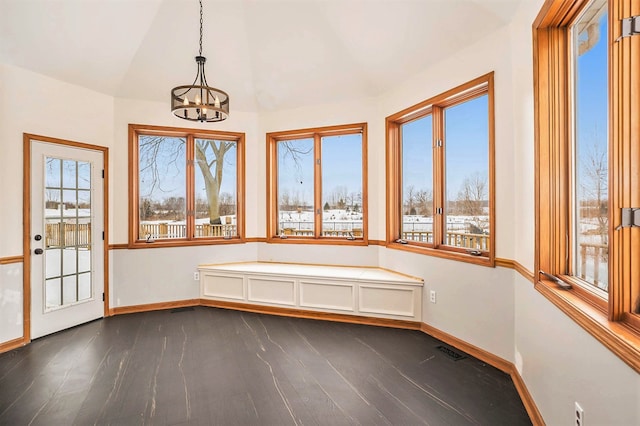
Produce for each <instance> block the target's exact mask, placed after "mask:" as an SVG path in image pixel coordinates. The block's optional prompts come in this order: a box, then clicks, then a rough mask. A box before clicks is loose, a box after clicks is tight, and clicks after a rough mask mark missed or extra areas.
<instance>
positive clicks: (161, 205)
mask: <svg viewBox="0 0 640 426" xmlns="http://www.w3.org/2000/svg"><path fill="white" fill-rule="evenodd" d="M129 139H130V141H129V157H130V161H129V182H130V202H129V216H130V218H129V224H130V229H129V245H130V246H132V247H136V246H144V247H151V246H153V245H156V246H157V245H163V246H166V245H193V244H209V243H211V242H214V241H236V242H237V241H239V240H240V241H244V214H243V207H242V206H243V205H244V134H243V133H230V132H214V131H205V130H190V129H176V128H164V127H155V126H140V125H133V124H131V125H129ZM151 243H153V244H151Z"/></svg>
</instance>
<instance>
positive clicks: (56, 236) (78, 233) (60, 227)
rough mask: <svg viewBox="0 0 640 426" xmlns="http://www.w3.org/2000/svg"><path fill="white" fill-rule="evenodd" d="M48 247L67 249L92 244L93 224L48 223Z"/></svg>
mask: <svg viewBox="0 0 640 426" xmlns="http://www.w3.org/2000/svg"><path fill="white" fill-rule="evenodd" d="M44 229H45V231H44V235H45V237H44V238H45V245H46V247H66V246H79V245H89V244H91V223H60V222H54V223H46V224H45V227H44Z"/></svg>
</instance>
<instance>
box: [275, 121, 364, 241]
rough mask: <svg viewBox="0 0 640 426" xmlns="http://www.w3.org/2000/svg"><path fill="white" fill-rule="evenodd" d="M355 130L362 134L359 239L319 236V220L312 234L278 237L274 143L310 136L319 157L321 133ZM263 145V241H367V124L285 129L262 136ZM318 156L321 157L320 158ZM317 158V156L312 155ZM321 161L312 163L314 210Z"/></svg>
mask: <svg viewBox="0 0 640 426" xmlns="http://www.w3.org/2000/svg"><path fill="white" fill-rule="evenodd" d="M355 133H361V134H362V238H360V239H355V240H346V239H345V238H343V237H323V236H322V235H321V234H322V232H321V231H322V221H319V220H316V221H315V222H314V230H315V234H316V236H314V237H306V236H293V235H291V236H287V238H280V237H279V236H278V235H276V231H277V229H278V153H277V148H276V147H277V142H280V141H284V140H291V139H303V138H313V139H314V150H315V153H316V155H319V156H321V155H322V153H321V140H322V137H324V136H340V135H350V134H355ZM266 146H267V178H266V198H267V200H266V201H267V203H266V204H267V212H266V213H267V237H266V242H267V243H275V244H320V245H322V244H331V245H348V246H366V245H368V244H369V240H368V234H369V232H368V222H369V221H368V210H369V209H368V205H369V201H368V195H367V182H368V174H367V170H368V167H367V159H368V151H367V123H354V124H343V125H337V126H325V127H313V128H307V129H297V130H285V131H279V132H270V133H267V135H266ZM320 158H321V157H320ZM316 159H318V158H316ZM321 167H322V166H321V164H318V163H317V162H316V163H315V164H314V203H315V204H314V209H317V208H318V206H320V208H322V199H321V197H322V191H321V179H320V173H321Z"/></svg>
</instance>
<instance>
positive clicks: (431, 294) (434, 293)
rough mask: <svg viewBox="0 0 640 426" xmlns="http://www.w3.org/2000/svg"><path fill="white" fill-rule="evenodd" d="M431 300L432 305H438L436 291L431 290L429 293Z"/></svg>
mask: <svg viewBox="0 0 640 426" xmlns="http://www.w3.org/2000/svg"><path fill="white" fill-rule="evenodd" d="M429 300H430V301H431V303H436V291H435V290H431V291H430V292H429Z"/></svg>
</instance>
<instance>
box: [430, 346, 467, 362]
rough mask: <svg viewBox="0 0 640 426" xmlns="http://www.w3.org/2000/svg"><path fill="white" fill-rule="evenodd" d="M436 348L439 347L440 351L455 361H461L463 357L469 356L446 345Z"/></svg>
mask: <svg viewBox="0 0 640 426" xmlns="http://www.w3.org/2000/svg"><path fill="white" fill-rule="evenodd" d="M436 349H438V350H439V351H440V352H442V353H444V354H445V355H446V356H448V357H449V358H451V359H452V360H454V361H460V360H461V359H465V358H466V357H467V356H466V355H463V354H461V353H460V352H456V351H454V350H453V349H451V348H448V347H446V346H437V347H436Z"/></svg>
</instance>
